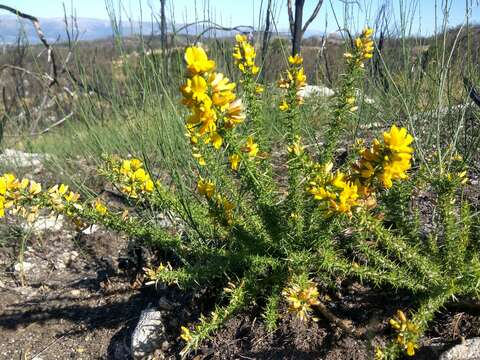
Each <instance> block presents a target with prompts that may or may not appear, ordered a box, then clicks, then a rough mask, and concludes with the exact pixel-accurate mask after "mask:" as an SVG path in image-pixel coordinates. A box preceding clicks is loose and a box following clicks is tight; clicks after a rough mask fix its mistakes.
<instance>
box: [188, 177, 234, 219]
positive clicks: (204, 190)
mask: <svg viewBox="0 0 480 360" xmlns="http://www.w3.org/2000/svg"><path fill="white" fill-rule="evenodd" d="M215 189H216V187H215V184H214V183H213V182H212V181H210V180H205V179H202V178H200V180H198V183H197V190H198V192H199V194H200V195H202V196H205V197H206V198H207V199H208V200H211V199H212V198H213V197H214V195H215ZM214 202H215V204H216V206H217V208H219V209H221V210H223V214H224V216H225V219H226V220H227V223H228V224H229V225H230V224H231V223H232V222H233V209H235V205H234V204H233V203H232V202H231V201H230V200H228V199H227V198H225V197H223V196H221V195H220V194H217V195H216V196H215V198H214Z"/></svg>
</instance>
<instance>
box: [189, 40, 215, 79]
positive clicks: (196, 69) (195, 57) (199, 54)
mask: <svg viewBox="0 0 480 360" xmlns="http://www.w3.org/2000/svg"><path fill="white" fill-rule="evenodd" d="M185 61H186V63H187V70H188V71H189V72H190V74H192V75H196V74H201V73H205V72H208V71H210V70H212V69H213V68H214V67H215V61H213V60H209V59H208V56H207V54H206V52H205V50H203V48H201V47H199V46H191V47H188V48H187V49H186V50H185Z"/></svg>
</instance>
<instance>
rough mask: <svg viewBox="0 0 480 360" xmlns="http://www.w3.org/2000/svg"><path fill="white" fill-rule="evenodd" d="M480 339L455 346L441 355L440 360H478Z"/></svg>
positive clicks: (479, 356) (469, 340)
mask: <svg viewBox="0 0 480 360" xmlns="http://www.w3.org/2000/svg"><path fill="white" fill-rule="evenodd" d="M479 354H480V338H478V337H477V338H472V339H468V340H465V342H463V343H461V344H459V345H456V346H454V347H453V348H451V349H450V350H447V351H445V352H444V353H443V354H442V355H440V358H439V360H478V359H479V358H480V355H479Z"/></svg>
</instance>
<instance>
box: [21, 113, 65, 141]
mask: <svg viewBox="0 0 480 360" xmlns="http://www.w3.org/2000/svg"><path fill="white" fill-rule="evenodd" d="M72 116H73V112H71V113H69V114H68V115H66V116H64V117H63V118H61V119H60V120H58V121H56V122H54V123H53V124H52V125H50V126H49V127H47V128H45V129H43V130H42V131H40V132H38V133H32V134H30V135H32V136H37V135H42V134H45V133H47V132H49V131H50V130H51V129H53V128H54V127H56V126H58V125H61V124H63V123H64V122H65V121H67V120H68V119H70V118H71V117H72Z"/></svg>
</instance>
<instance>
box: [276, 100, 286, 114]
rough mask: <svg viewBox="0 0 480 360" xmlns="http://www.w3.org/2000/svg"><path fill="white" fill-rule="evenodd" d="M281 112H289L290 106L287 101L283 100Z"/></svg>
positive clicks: (280, 107) (280, 106)
mask: <svg viewBox="0 0 480 360" xmlns="http://www.w3.org/2000/svg"><path fill="white" fill-rule="evenodd" d="M278 108H279V109H280V111H287V110H288V104H287V102H286V101H285V100H283V101H282V102H281V103H280V105H279V106H278Z"/></svg>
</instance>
